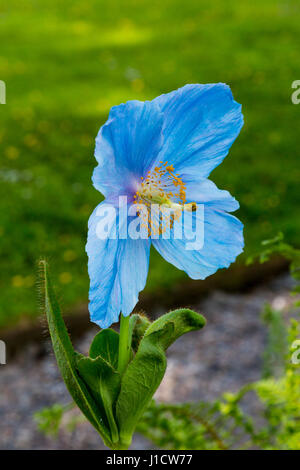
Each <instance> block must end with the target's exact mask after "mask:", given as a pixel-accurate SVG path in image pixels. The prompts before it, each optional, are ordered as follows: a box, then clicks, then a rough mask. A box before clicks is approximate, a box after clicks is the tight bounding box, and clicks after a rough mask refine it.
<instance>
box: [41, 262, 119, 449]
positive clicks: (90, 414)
mask: <svg viewBox="0 0 300 470" xmlns="http://www.w3.org/2000/svg"><path fill="white" fill-rule="evenodd" d="M40 265H41V267H42V270H43V277H44V281H45V309H46V315H47V320H48V324H49V330H50V336H51V339H52V344H53V349H54V353H55V356H56V359H57V363H58V367H59V369H60V372H61V374H62V377H63V379H64V381H65V384H66V386H67V389H68V391H69V393H70V395H71V396H72V398H73V400H74V401H75V403H76V404H77V406H78V407H79V408H80V410H81V411H82V413H83V414H84V415H85V416H86V418H87V419H88V420H89V421H90V423H91V424H92V425H93V426H94V427H95V428H96V430H97V431H98V432H99V434H100V435H101V436H102V438H103V440H104V442H105V444H106V445H107V446H109V447H111V442H110V433H109V430H108V429H107V427H106V426H105V423H104V422H103V419H101V410H100V409H99V407H98V405H97V403H96V402H95V400H94V399H93V397H92V396H91V394H90V392H89V390H88V388H87V386H86V385H85V383H84V381H83V380H82V379H81V378H80V376H79V375H78V373H77V370H76V354H77V353H75V351H74V349H73V346H72V343H71V340H70V338H69V335H68V332H67V329H66V326H65V323H64V321H63V318H62V315H61V312H60V308H59V305H58V303H57V301H56V298H55V294H54V291H53V287H52V283H51V280H50V278H49V274H48V267H47V263H46V262H45V261H41V263H40Z"/></svg>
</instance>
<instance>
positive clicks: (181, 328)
mask: <svg viewBox="0 0 300 470" xmlns="http://www.w3.org/2000/svg"><path fill="white" fill-rule="evenodd" d="M169 322H171V323H172V324H173V328H172V333H171V334H169V335H164V336H163V337H162V338H161V341H162V343H161V345H162V347H163V349H164V350H166V349H167V348H169V347H170V346H171V344H172V343H174V341H176V339H177V338H179V337H180V336H182V335H184V334H185V333H188V332H189V331H194V330H200V329H201V328H203V327H204V326H205V324H206V320H205V318H204V317H203V316H202V315H200V313H196V312H193V311H192V310H189V309H187V308H181V309H178V310H173V311H172V312H169V313H166V314H165V315H163V316H161V317H160V318H158V319H157V320H155V321H154V322H153V323H151V325H150V326H149V328H148V329H147V330H146V333H145V336H148V335H149V334H151V333H153V332H154V331H159V330H162V329H163V328H164V327H165V325H166V324H167V323H169Z"/></svg>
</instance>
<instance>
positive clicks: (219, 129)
mask: <svg viewBox="0 0 300 470" xmlns="http://www.w3.org/2000/svg"><path fill="white" fill-rule="evenodd" d="M153 101H154V103H157V104H158V105H159V106H160V108H161V110H162V111H163V113H164V119H165V120H164V129H163V133H164V145H163V148H162V150H161V152H160V155H159V160H163V161H168V162H169V163H172V164H173V165H174V167H175V171H176V172H177V173H178V172H179V173H180V175H181V177H182V179H183V181H184V182H187V181H192V180H193V179H195V178H196V179H199V178H202V179H203V178H206V177H207V176H208V175H209V174H210V172H211V171H212V170H213V169H214V168H215V167H216V166H217V165H219V164H220V163H221V162H222V160H223V159H224V158H225V157H226V155H227V154H228V151H229V148H230V147H231V145H232V143H233V141H234V140H235V138H236V137H237V136H238V134H239V132H240V130H241V128H242V125H243V115H242V113H241V105H240V104H238V103H237V102H236V101H234V99H233V96H232V93H231V91H230V88H229V87H228V86H227V85H225V84H223V83H218V84H208V85H186V86H184V87H183V88H179V90H176V91H173V92H171V93H168V94H166V95H161V96H158V97H157V98H155V99H154V100H153Z"/></svg>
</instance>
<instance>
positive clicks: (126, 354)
mask: <svg viewBox="0 0 300 470" xmlns="http://www.w3.org/2000/svg"><path fill="white" fill-rule="evenodd" d="M130 336H131V335H130V334H129V315H128V317H124V316H123V315H122V313H121V320H120V339H119V360H118V371H119V372H120V374H121V375H122V374H123V372H124V371H125V369H126V366H127V364H128V362H129V359H130V343H131V337H130Z"/></svg>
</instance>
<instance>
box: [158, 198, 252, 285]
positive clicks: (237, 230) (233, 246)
mask: <svg viewBox="0 0 300 470" xmlns="http://www.w3.org/2000/svg"><path fill="white" fill-rule="evenodd" d="M195 218H198V219H199V216H198V214H197V213H194V214H193V219H194V220H193V225H195ZM189 220H190V219H189ZM202 220H203V219H202ZM198 221H199V223H200V224H201V220H198ZM179 223H180V221H178V222H175V224H174V227H175V226H176V224H179ZM187 228H188V230H187V232H188V234H187V236H188V237H190V236H191V234H192V229H193V230H194V228H193V226H192V225H191V224H187ZM172 233H173V235H174V230H173V232H172ZM193 233H195V230H194V232H193ZM193 241H195V239H193V238H187V237H184V238H182V239H175V238H173V237H172V238H171V239H169V240H163V239H162V238H160V239H159V240H152V243H153V245H154V247H155V248H156V249H157V251H158V252H159V253H160V254H161V255H162V256H163V257H164V258H165V259H166V260H167V261H168V262H169V263H171V264H173V265H174V266H176V267H177V268H178V269H181V270H183V271H185V272H186V273H187V274H188V275H189V277H191V278H192V279H205V278H206V277H207V276H210V275H211V274H213V273H215V272H216V271H217V270H218V269H220V268H227V267H228V266H229V265H230V264H231V263H232V262H233V261H234V260H235V258H236V257H237V256H238V255H239V254H240V253H241V252H242V251H243V247H244V240H243V224H242V223H241V222H240V221H239V220H238V219H237V218H236V217H234V216H233V215H231V214H228V213H226V212H223V211H218V210H216V209H215V208H213V207H211V206H210V205H208V206H206V205H205V207H204V245H203V248H201V249H199V250H189V249H187V243H190V242H193Z"/></svg>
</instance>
